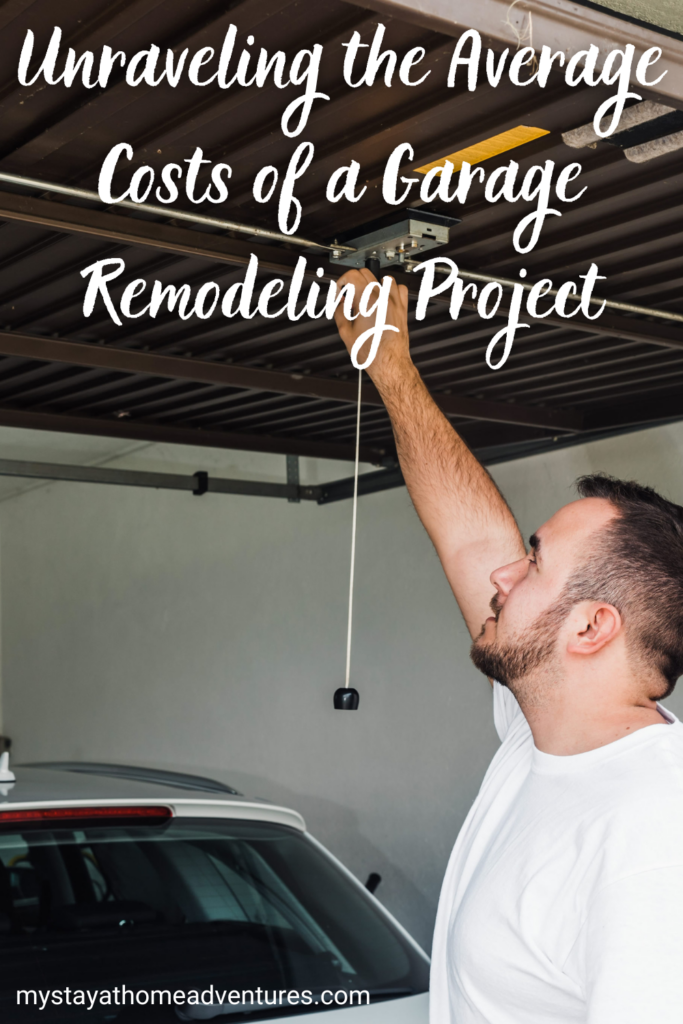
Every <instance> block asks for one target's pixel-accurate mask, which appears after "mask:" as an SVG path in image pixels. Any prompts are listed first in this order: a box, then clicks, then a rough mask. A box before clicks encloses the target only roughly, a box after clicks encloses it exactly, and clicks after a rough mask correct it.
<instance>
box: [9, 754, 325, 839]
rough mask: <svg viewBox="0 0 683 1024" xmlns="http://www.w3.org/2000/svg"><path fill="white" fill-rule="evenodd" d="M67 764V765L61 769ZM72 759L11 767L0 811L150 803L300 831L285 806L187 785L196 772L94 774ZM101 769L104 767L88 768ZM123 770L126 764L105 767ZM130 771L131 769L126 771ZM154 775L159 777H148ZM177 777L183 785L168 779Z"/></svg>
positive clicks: (294, 816)
mask: <svg viewBox="0 0 683 1024" xmlns="http://www.w3.org/2000/svg"><path fill="white" fill-rule="evenodd" d="M66 764H69V767H66ZM74 764H75V763H74V762H65V765H64V766H60V767H57V766H56V765H54V764H51V765H50V766H49V767H48V766H42V765H30V766H29V765H12V771H13V772H14V775H15V779H16V781H15V782H13V783H12V782H10V783H0V812H2V810H10V809H17V808H19V807H22V808H26V807H34V808H35V807H54V806H61V807H64V806H70V805H71V804H73V805H75V806H78V805H80V806H83V805H84V804H89V805H97V806H102V805H115V804H150V803H158V804H163V805H166V806H170V807H172V808H173V809H174V812H175V814H176V815H177V816H179V817H187V816H192V817H197V816H204V817H221V818H248V819H249V820H251V821H254V820H261V821H266V822H271V823H278V824H284V825H288V826H290V827H293V828H297V829H299V830H303V829H305V824H304V820H303V818H302V817H301V815H300V814H299V813H298V812H297V811H294V810H292V809H291V808H288V807H280V806H278V805H277V804H273V803H270V802H269V801H266V800H260V799H258V798H257V799H249V798H247V797H245V796H242V795H241V794H240V793H237V792H236V791H234V790H233V791H230V787H228V786H224V791H221V790H220V789H219V788H218V787H220V786H221V784H220V783H215V784H214V785H215V788H214V787H212V786H211V785H210V783H211V782H212V781H213V780H210V779H203V783H206V784H207V785H206V787H205V788H204V785H197V784H191V783H190V781H189V780H198V779H199V780H202V777H201V776H199V777H198V776H185V775H183V774H182V773H169V772H159V773H155V772H154V770H153V769H152V770H148V769H139V771H140V772H142V773H143V774H145V775H146V776H147V777H145V778H137V777H132V778H131V777H128V778H122V777H120V776H118V775H115V776H112V775H110V774H100V773H99V772H98V771H96V770H93V771H88V770H87V767H88V766H87V765H82V766H81V765H79V766H78V767H74V766H73V765H74ZM92 767H93V768H100V769H101V768H106V767H107V766H103V765H100V766H92ZM108 767H113V768H126V767H129V766H108ZM132 770H133V771H135V769H134V768H133V769H132ZM155 775H157V776H160V777H161V779H163V780H164V781H160V779H159V778H154V776H155ZM174 775H177V776H178V778H179V779H181V780H187V781H185V783H184V784H181V783H180V782H177V781H174V780H173V776H174Z"/></svg>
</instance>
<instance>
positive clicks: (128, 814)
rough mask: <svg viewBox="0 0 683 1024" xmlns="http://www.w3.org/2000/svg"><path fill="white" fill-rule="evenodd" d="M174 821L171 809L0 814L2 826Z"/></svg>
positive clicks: (80, 809) (31, 810)
mask: <svg viewBox="0 0 683 1024" xmlns="http://www.w3.org/2000/svg"><path fill="white" fill-rule="evenodd" d="M172 817H173V812H172V810H171V808H170V807H150V806H146V807H145V806H143V807H140V806H138V807H135V806H132V807H37V808H34V807H31V808H26V809H25V810H16V811H0V825H26V824H45V825H50V824H54V825H59V824H61V825H67V824H68V823H71V824H75V823H76V822H79V823H82V822H86V821H87V822H92V823H94V822H98V823H99V822H101V823H102V824H109V823H111V824H114V823H117V824H122V823H124V822H125V823H126V824H137V823H140V824H144V825H155V824H157V825H158V824H162V823H163V822H165V821H168V820H169V818H172Z"/></svg>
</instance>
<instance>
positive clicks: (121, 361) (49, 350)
mask: <svg viewBox="0 0 683 1024" xmlns="http://www.w3.org/2000/svg"><path fill="white" fill-rule="evenodd" d="M0 355H2V356H11V357H14V358H20V359H38V360H41V361H45V362H55V363H65V364H67V365H69V366H83V367H87V368H88V369H104V370H118V371H120V372H122V373H131V374H144V375H146V376H152V377H165V378H167V379H170V380H187V381H194V382H196V383H200V384H209V385H215V386H222V387H237V388H246V389H248V390H252V391H267V392H274V393H275V394H281V395H302V396H305V397H307V398H322V399H329V400H330V401H335V402H349V403H352V404H355V403H356V400H357V393H358V392H357V386H356V384H355V382H353V381H342V380H333V379H330V378H328V377H312V376H310V375H308V374H303V373H283V372H282V371H276V370H260V369H257V368H254V367H251V366H236V365H234V364H233V363H217V362H209V361H208V360H203V359H186V358H183V357H181V356H165V355H157V354H155V353H154V352H134V351H131V350H130V349H121V348H113V347H111V346H108V345H89V344H83V343H81V342H74V341H64V340H62V339H55V338H40V337H36V336H35V335H30V334H15V333H14V332H10V331H0ZM362 396H363V397H362V400H363V404H365V405H378V406H382V405H383V404H384V403H383V402H382V399H381V398H380V395H379V392H378V391H377V389H376V388H375V386H374V385H373V384H369V383H368V384H365V385H363V391H362ZM434 399H435V401H436V402H437V404H438V405H439V407H440V408H441V409H442V410H443V411H444V412H445V413H446V414H448V415H451V416H459V417H461V418H463V419H473V420H487V421H489V422H493V423H510V424H518V425H522V426H535V427H545V428H547V429H548V430H559V431H569V432H572V431H576V430H580V429H581V426H582V420H581V418H580V417H579V416H577V415H575V414H573V413H570V412H566V411H564V410H559V409H548V408H539V407H535V406H524V405H517V404H515V403H512V402H488V401H484V400H480V399H476V398H468V397H466V396H464V395H463V396H461V395H441V394H436V395H434Z"/></svg>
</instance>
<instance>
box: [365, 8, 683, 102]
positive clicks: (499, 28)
mask: <svg viewBox="0 0 683 1024" xmlns="http://www.w3.org/2000/svg"><path fill="white" fill-rule="evenodd" d="M346 2H347V3H351V4H353V5H354V6H355V7H364V8H367V9H369V10H372V11H378V12H379V13H380V14H386V15H389V16H390V17H393V18H400V19H401V20H402V21H407V22H411V23H413V24H416V25H420V26H421V27H423V28H428V29H432V30H433V31H435V32H443V33H444V34H445V35H450V36H460V35H461V33H462V32H464V31H465V30H466V29H469V28H474V29H476V30H477V31H478V32H480V33H481V34H482V36H483V37H484V40H485V42H486V43H487V44H488V45H492V46H496V44H497V45H498V46H500V45H501V44H502V45H503V46H513V47H514V46H519V45H520V39H522V41H524V42H526V40H527V39H529V37H530V36H531V38H533V45H534V46H535V47H536V50H537V51H538V50H540V48H541V47H542V46H544V45H547V46H550V47H551V48H552V50H553V51H556V50H561V51H562V52H563V53H565V54H566V55H567V57H570V56H572V55H573V54H575V53H578V52H579V50H586V49H588V47H589V46H590V45H591V44H595V45H596V46H598V47H599V49H600V55H601V57H602V58H604V57H606V55H607V54H608V53H609V51H610V50H614V49H623V48H624V46H625V45H626V44H632V45H633V46H634V47H635V50H636V60H637V58H639V57H640V55H641V54H642V53H644V51H645V50H648V49H649V48H650V47H652V46H661V47H662V48H663V50H664V53H663V55H662V57H661V59H660V61H659V63H658V64H657V65H656V66H657V68H658V69H659V71H658V72H657V75H656V76H655V77H657V76H658V75H659V73H660V71H664V70H665V69H666V72H667V74H666V75H665V76H664V78H663V79H662V81H661V82H660V83H659V84H658V85H657V87H656V89H657V94H658V95H661V96H668V97H669V98H670V99H672V100H675V101H677V102H680V101H681V100H683V41H682V40H680V39H677V38H675V37H673V36H671V35H664V34H663V33H661V32H658V31H657V30H656V28H654V27H653V28H647V27H645V26H644V25H637V24H634V23H633V22H631V21H628V20H626V19H625V18H619V17H616V16H615V15H614V14H612V13H611V12H610V11H607V10H605V9H604V8H600V9H596V7H586V6H584V5H583V4H577V3H574V2H573V0H522V3H519V4H516V5H515V6H514V8H513V7H512V6H511V5H510V0H485V2H484V3H482V2H481V0H459V2H458V3H457V4H456V3H453V0H346ZM635 64H636V62H634V65H633V67H634V70H635ZM651 77H652V76H651ZM638 91H640V90H638ZM645 91H646V92H647V91H648V90H645Z"/></svg>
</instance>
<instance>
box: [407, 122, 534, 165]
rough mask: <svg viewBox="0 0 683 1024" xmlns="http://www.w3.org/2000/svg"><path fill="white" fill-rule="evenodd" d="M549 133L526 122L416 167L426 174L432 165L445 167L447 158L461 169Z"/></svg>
mask: <svg viewBox="0 0 683 1024" xmlns="http://www.w3.org/2000/svg"><path fill="white" fill-rule="evenodd" d="M549 134H550V132H549V131H548V130H547V129H545V128H530V127H528V126H527V125H525V124H519V125H517V127H516V128H511V129H510V130H509V131H507V132H501V133H500V135H492V136H491V138H490V139H484V140H483V141H482V142H475V144H474V145H473V146H468V147H467V149H459V150H457V152H455V153H449V154H448V156H441V157H439V159H438V160H432V162H431V163H430V164H425V165H424V167H416V168H415V170H417V171H420V173H421V174H426V173H427V171H431V169H432V167H443V166H444V164H445V162H446V160H450V162H451V163H452V164H453V166H454V168H455V170H456V171H459V170H460V168H461V167H462V165H463V164H464V163H465V162H467V163H468V164H479V163H481V161H482V160H489V159H490V158H491V157H492V156H498V154H499V153H505V152H506V151H507V150H508V149H515V147H516V146H523V145H524V143H525V142H531V141H532V140H533V139H540V138H541V136H542V135H549Z"/></svg>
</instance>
